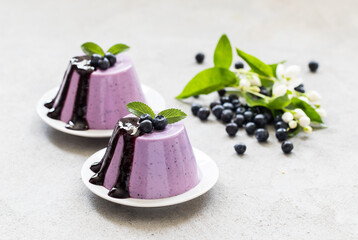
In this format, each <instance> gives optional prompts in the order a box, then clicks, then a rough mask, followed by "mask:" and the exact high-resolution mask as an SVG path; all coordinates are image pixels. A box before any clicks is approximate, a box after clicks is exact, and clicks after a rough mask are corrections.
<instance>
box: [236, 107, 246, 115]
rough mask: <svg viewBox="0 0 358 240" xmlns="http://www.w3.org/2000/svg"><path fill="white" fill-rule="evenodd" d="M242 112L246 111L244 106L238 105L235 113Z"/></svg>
mask: <svg viewBox="0 0 358 240" xmlns="http://www.w3.org/2000/svg"><path fill="white" fill-rule="evenodd" d="M244 112H246V108H244V107H238V108H237V109H236V114H244Z"/></svg>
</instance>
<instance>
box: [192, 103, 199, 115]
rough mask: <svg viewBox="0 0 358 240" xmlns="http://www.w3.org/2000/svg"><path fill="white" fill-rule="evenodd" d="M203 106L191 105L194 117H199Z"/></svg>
mask: <svg viewBox="0 0 358 240" xmlns="http://www.w3.org/2000/svg"><path fill="white" fill-rule="evenodd" d="M201 107H202V106H201V105H200V104H198V103H193V104H192V105H191V112H192V113H193V115H194V116H197V115H198V111H199V109H200V108H201Z"/></svg>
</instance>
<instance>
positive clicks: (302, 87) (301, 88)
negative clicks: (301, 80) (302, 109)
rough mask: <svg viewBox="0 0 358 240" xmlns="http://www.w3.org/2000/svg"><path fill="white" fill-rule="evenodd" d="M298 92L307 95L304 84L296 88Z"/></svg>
mask: <svg viewBox="0 0 358 240" xmlns="http://www.w3.org/2000/svg"><path fill="white" fill-rule="evenodd" d="M294 89H295V90H296V91H297V92H300V93H305V86H304V85H303V84H300V85H298V86H297V87H295V88H294Z"/></svg>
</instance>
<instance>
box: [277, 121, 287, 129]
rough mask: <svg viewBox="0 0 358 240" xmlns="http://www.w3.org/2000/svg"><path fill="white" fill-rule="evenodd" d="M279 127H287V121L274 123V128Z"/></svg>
mask: <svg viewBox="0 0 358 240" xmlns="http://www.w3.org/2000/svg"><path fill="white" fill-rule="evenodd" d="M279 128H286V129H287V128H288V125H287V123H285V122H284V121H278V122H276V123H275V129H276V130H277V129H279Z"/></svg>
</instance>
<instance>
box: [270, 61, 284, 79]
mask: <svg viewBox="0 0 358 240" xmlns="http://www.w3.org/2000/svg"><path fill="white" fill-rule="evenodd" d="M285 62H286V60H283V61H281V62H278V63H273V64H269V66H270V68H271V69H272V72H273V76H274V77H277V75H276V69H277V66H278V65H279V64H283V63H285Z"/></svg>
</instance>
